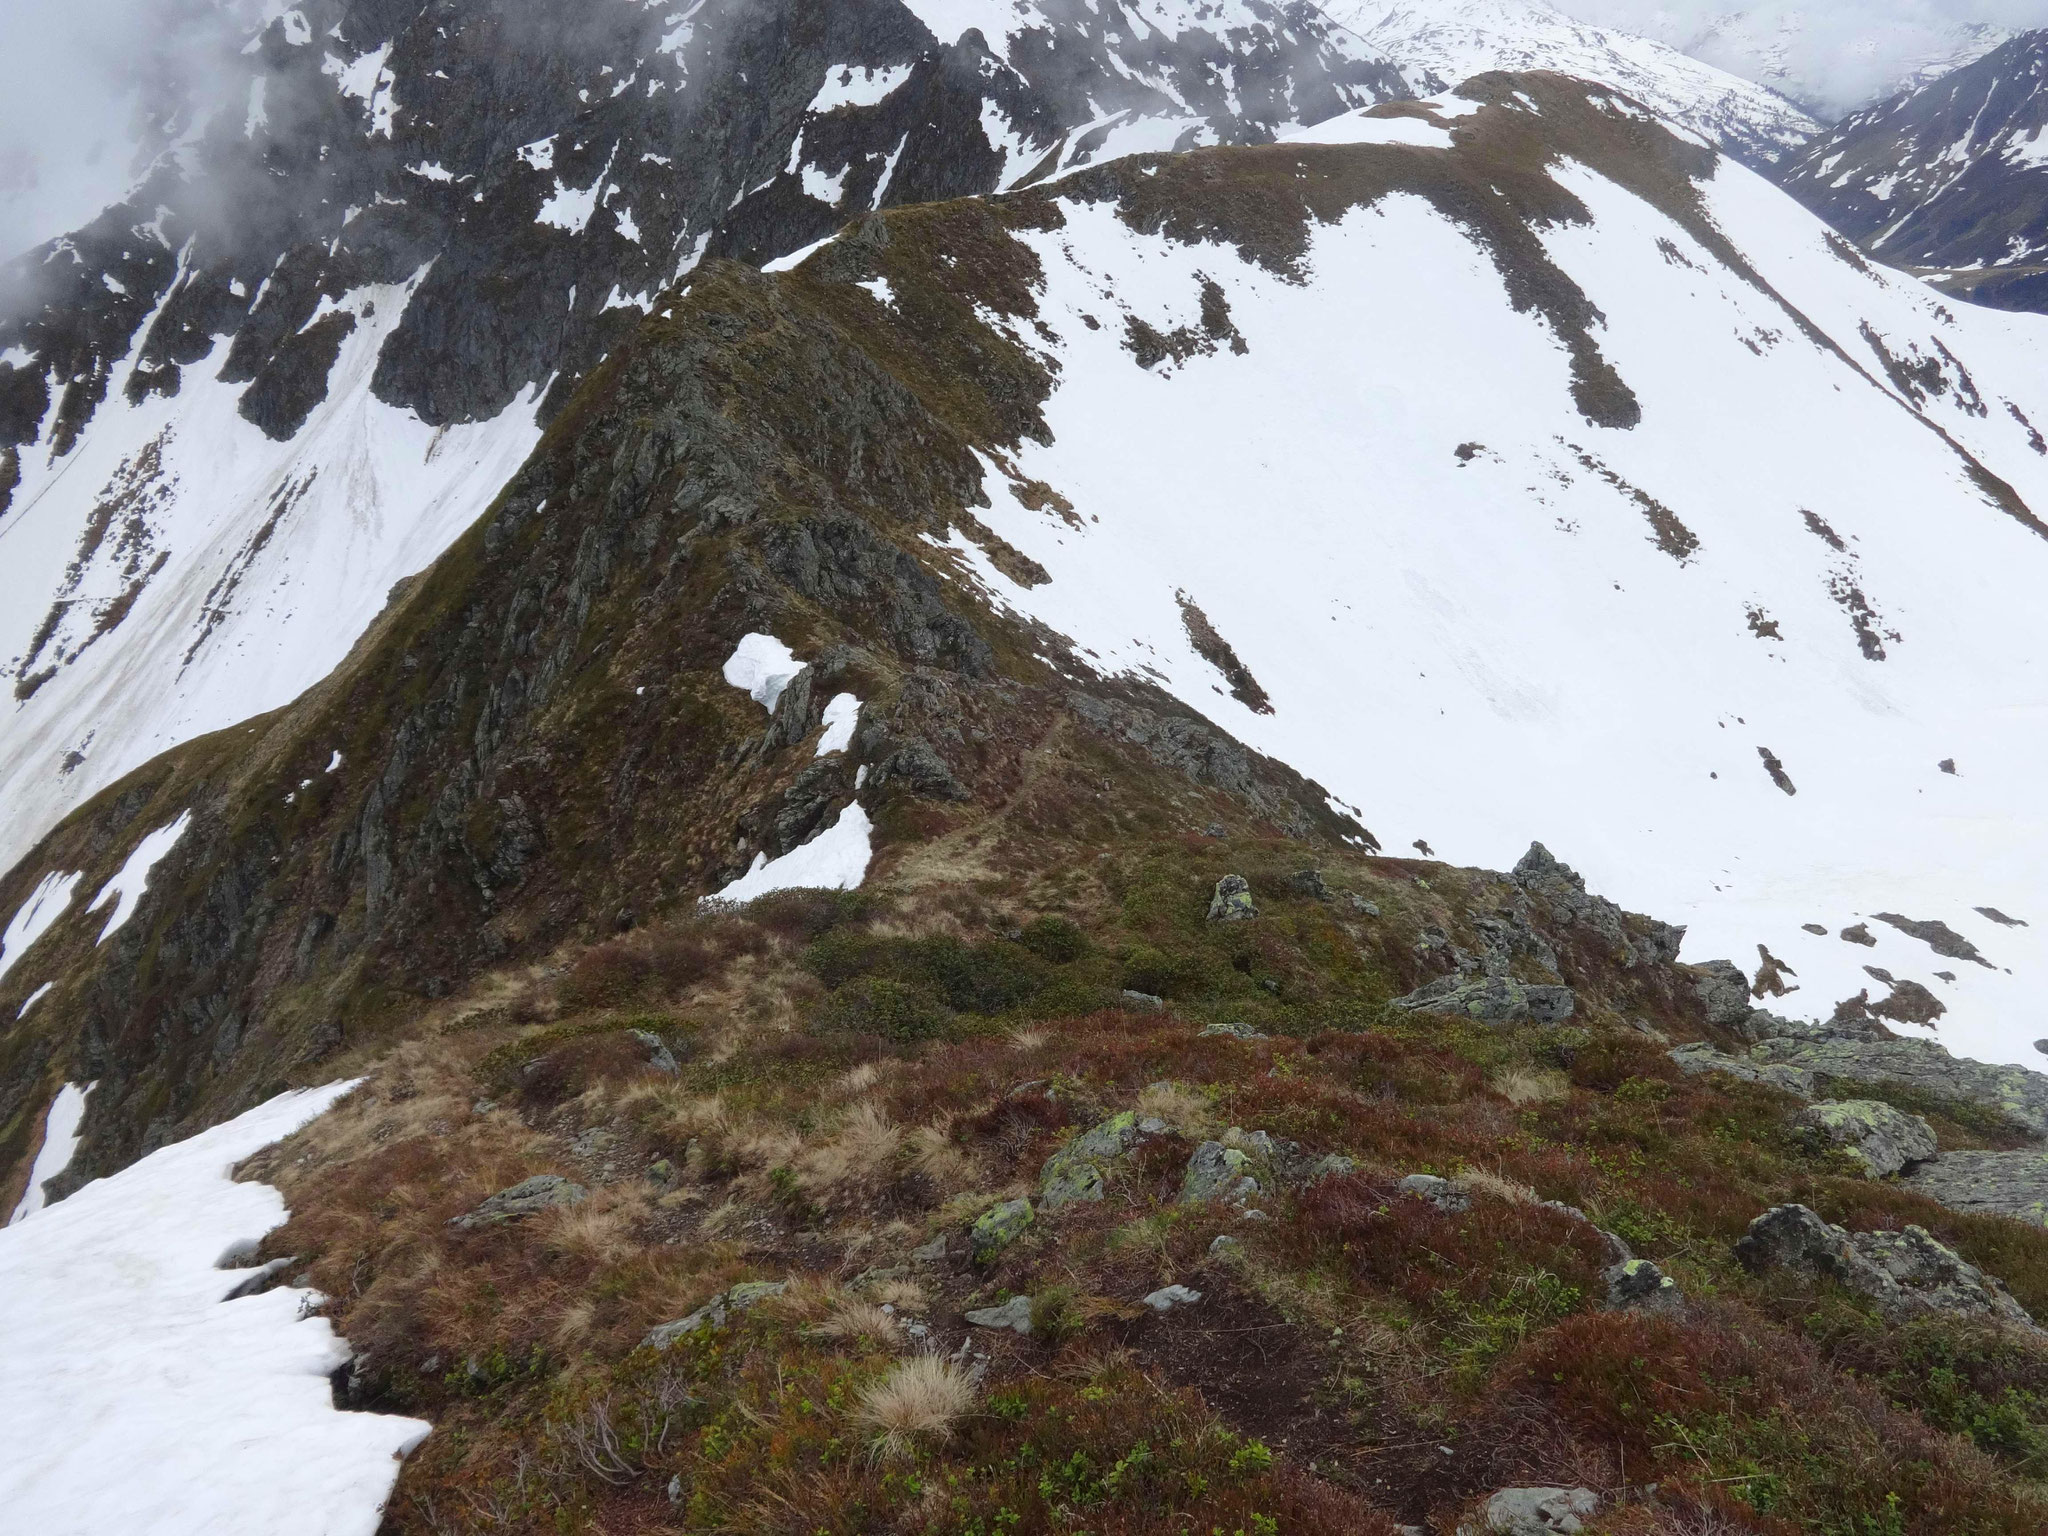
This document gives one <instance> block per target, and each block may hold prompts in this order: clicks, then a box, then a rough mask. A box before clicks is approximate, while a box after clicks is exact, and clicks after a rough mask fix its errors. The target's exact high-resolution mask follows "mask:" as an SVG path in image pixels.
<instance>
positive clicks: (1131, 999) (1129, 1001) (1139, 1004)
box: [1123, 987, 1166, 1013]
mask: <svg viewBox="0 0 2048 1536" xmlns="http://www.w3.org/2000/svg"><path fill="white" fill-rule="evenodd" d="M1123 998H1124V1007H1126V1008H1130V1009H1135V1010H1136V1011H1137V1012H1139V1013H1159V1012H1162V1011H1164V1009H1165V1007H1166V999H1165V998H1163V997H1161V996H1159V995H1158V994H1157V993H1154V992H1133V991H1132V990H1131V989H1130V988H1129V987H1126V988H1124V992H1123Z"/></svg>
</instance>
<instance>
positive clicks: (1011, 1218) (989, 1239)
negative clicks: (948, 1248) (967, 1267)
mask: <svg viewBox="0 0 2048 1536" xmlns="http://www.w3.org/2000/svg"><path fill="white" fill-rule="evenodd" d="M1034 1219H1035V1213H1034V1212H1033V1211H1032V1209H1031V1202H1030V1201H1029V1200H1005V1201H1004V1202H1003V1203H1002V1204H1001V1205H998V1206H994V1207H991V1208H990V1209H988V1210H986V1211H983V1212H982V1213H981V1215H980V1216H978V1217H977V1218H976V1219H975V1222H974V1225H973V1226H972V1227H971V1228H969V1229H968V1233H967V1241H968V1244H969V1246H970V1247H972V1249H973V1250H974V1262H975V1263H977V1264H986V1263H988V1262H989V1261H990V1260H991V1259H993V1258H994V1257H995V1256H996V1255H997V1254H999V1253H1001V1252H1002V1251H1003V1250H1004V1249H1005V1248H1007V1247H1009V1246H1010V1244H1012V1243H1014V1242H1015V1241H1016V1240H1017V1239H1018V1238H1020V1237H1022V1236H1023V1235H1024V1230H1025V1228H1027V1227H1029V1226H1030V1225H1031V1223H1032V1221H1033V1220H1034Z"/></svg>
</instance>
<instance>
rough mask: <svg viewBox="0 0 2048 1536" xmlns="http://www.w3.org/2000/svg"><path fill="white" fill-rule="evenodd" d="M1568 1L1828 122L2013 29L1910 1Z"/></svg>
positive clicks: (1575, 10)
mask: <svg viewBox="0 0 2048 1536" xmlns="http://www.w3.org/2000/svg"><path fill="white" fill-rule="evenodd" d="M1564 8H1565V9H1566V10H1567V11H1569V12H1570V13H1571V14H1572V15H1574V16H1578V17H1581V18H1583V19H1585V20H1588V21H1593V22H1599V23H1604V24H1609V25H1614V26H1618V27H1622V28H1625V29H1626V30H1628V31H1632V32H1637V33H1640V34H1641V35H1642V36H1644V37H1647V38H1650V39H1652V40H1654V41H1656V42H1660V43H1665V44H1668V45H1669V46H1671V47H1673V48H1676V49H1677V50H1678V51H1679V52H1681V53H1684V54H1689V55H1691V56H1692V57H1693V58H1696V59H1698V60H1700V61H1701V62H1702V63H1705V64H1711V65H1713V66H1714V67H1715V68H1716V69H1724V70H1726V71H1728V73H1730V74H1731V75H1740V76H1741V77H1742V78H1743V79H1745V80H1753V81H1755V82H1756V83H1757V84H1759V85H1762V86H1766V87H1768V88H1769V89H1771V90H1773V91H1776V92H1778V93H1779V94H1780V95H1783V96H1785V97H1787V98H1788V99H1790V100H1792V101H1795V102H1797V103H1798V104H1799V105H1800V106H1801V107H1803V108H1804V109H1806V110H1807V111H1808V112H1811V113H1812V114H1813V115H1814V116H1816V117H1818V118H1819V119H1821V120H1822V121H1823V122H1834V121H1835V120H1837V119H1838V118H1842V117H1845V116H1847V115H1848V114H1849V113H1851V112H1855V111H1857V110H1859V109H1860V108H1863V107H1866V106H1869V105H1870V104H1871V103H1872V102H1874V101H1877V100H1881V99H1883V98H1885V97H1888V96H1892V95H1895V94H1896V93H1898V92H1900V91H1903V90H1910V89H1912V88H1913V87H1915V86H1918V85H1923V84H1925V83H1927V82H1928V81H1930V80H1934V79H1938V78H1939V77H1940V76H1942V75H1945V74H1948V73H1949V72H1951V71H1952V70H1957V69H1961V68H1962V67H1963V66H1964V65H1966V64H1971V63H1974V62H1975V61H1976V60H1978V59H1980V58H1982V57H1983V56H1984V55H1985V54H1987V53H1989V52H1990V51H1991V50H1992V49H1994V48H1996V47H1997V46H1998V45H1999V44H2000V43H2003V42H2005V41H2006V40H2007V39H2008V38H2010V37H2012V36H2013V33H2012V31H2011V30H2010V29H2008V28H2005V27H2000V26H1995V25H1992V24H1990V23H1988V22H1981V21H1964V22H1952V21H1947V20H1945V19H1941V18H1938V17H1932V16H1930V15H1929V14H1928V12H1927V10H1926V8H1925V7H1923V6H1918V5H1913V4H1910V3H1909V4H1904V5H1899V4H1892V5H1879V6H1875V7H1864V6H1859V7H1856V8H1854V9H1852V10H1844V11H1837V12H1833V13H1830V14H1827V15H1825V16H1822V17H1819V18H1816V17H1815V16H1814V15H1813V14H1812V13H1810V12H1809V11H1807V10H1806V9H1804V8H1801V7H1799V6H1797V5H1765V6H1753V7H1745V8H1743V9H1739V10H1727V11H1722V12H1718V13H1714V14H1709V15H1707V16H1704V17H1703V16H1701V15H1700V13H1699V12H1698V11H1696V10H1691V9H1666V8H1663V7H1658V8H1656V9H1652V10H1649V11H1647V12H1646V11H1645V10H1644V8H1643V7H1641V6H1639V5H1635V4H1631V3H1628V0H1619V3H1617V0H1567V4H1566V5H1565V7H1564Z"/></svg>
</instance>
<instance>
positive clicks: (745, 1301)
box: [640, 1280, 789, 1349]
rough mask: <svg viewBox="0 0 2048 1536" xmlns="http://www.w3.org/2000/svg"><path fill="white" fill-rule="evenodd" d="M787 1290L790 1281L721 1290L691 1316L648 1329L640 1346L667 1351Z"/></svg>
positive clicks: (751, 1283)
mask: <svg viewBox="0 0 2048 1536" xmlns="http://www.w3.org/2000/svg"><path fill="white" fill-rule="evenodd" d="M788 1289H789V1282H788V1281H787V1280H742V1281H741V1282H740V1283H739V1284H738V1285H734V1286H730V1287H728V1288H727V1289H725V1290H723V1291H720V1292H719V1293H718V1294H717V1295H716V1296H714V1297H712V1298H711V1299H710V1300H709V1301H707V1302H705V1303H704V1305H703V1306H701V1307H699V1308H698V1309H697V1310H696V1311H694V1312H692V1313H691V1314H690V1315H689V1316H688V1317H681V1318H677V1319H676V1320H675V1321H674V1322H672V1323H662V1324H659V1325H658V1326H656V1327H653V1328H650V1329H648V1330H647V1336H646V1337H645V1338H643V1339H642V1340H641V1341H640V1343H641V1345H642V1347H644V1348H648V1349H667V1348H668V1347H669V1346H670V1345H672V1344H674V1343H675V1342H676V1341H677V1340H678V1339H685V1338H688V1337H689V1336H690V1335H691V1334H693V1333H695V1332H697V1331H698V1330H699V1329H700V1328H709V1329H718V1328H723V1327H725V1326H726V1325H727V1324H728V1323H730V1322H731V1321H732V1315H733V1314H734V1313H735V1312H744V1311H746V1310H747V1308H749V1307H751V1306H755V1305H757V1304H758V1303H760V1302H763V1301H766V1300H767V1299H768V1298H769V1297H771V1296H780V1295H781V1294H782V1293H783V1292H784V1291H786V1290H788Z"/></svg>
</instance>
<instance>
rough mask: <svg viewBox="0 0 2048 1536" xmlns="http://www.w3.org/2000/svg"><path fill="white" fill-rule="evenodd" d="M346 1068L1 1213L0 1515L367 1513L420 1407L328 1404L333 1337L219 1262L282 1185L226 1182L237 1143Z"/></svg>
mask: <svg viewBox="0 0 2048 1536" xmlns="http://www.w3.org/2000/svg"><path fill="white" fill-rule="evenodd" d="M350 1086H351V1085H350V1084H348V1083H335V1084H332V1085H330V1086H328V1087H325V1088H319V1089H312V1090H308V1091H304V1092H298V1093H287V1094H284V1095H281V1096H280V1097H278V1098H275V1099H272V1100H271V1101H270V1102H269V1103H267V1104H264V1105H261V1106H260V1107H258V1108H256V1109H252V1110H250V1111H249V1112H248V1113H247V1114H245V1115H242V1116H240V1117H239V1118H237V1119H234V1120H231V1121H229V1122H227V1123H226V1124H224V1125H218V1126H215V1127H214V1128H213V1129H212V1130H209V1131H205V1132H202V1133H201V1134H199V1135H197V1136H194V1137H192V1138H191V1139H190V1140H188V1141H182V1142H178V1143H176V1144H175V1145H172V1146H168V1147H165V1148H164V1149H163V1150H161V1151H159V1152H155V1153H152V1154H151V1155H150V1156H148V1157H146V1158H144V1159H143V1160H142V1161H141V1162H139V1163H136V1164H135V1165H134V1166H133V1167H130V1168H127V1169H125V1170H123V1171H122V1172H120V1173H118V1174H116V1175H114V1176H113V1177H112V1178H108V1179H102V1180H99V1181H98V1182H96V1183H92V1184H88V1185H86V1186H85V1187H84V1188H83V1189H81V1190H79V1191H78V1192H77V1193H76V1194H74V1195H72V1196H71V1197H70V1198H69V1199H67V1200H64V1201H61V1202H60V1203H58V1204H56V1205H53V1206H49V1207H48V1208H45V1209H37V1210H33V1211H31V1212H29V1213H27V1214H26V1215H25V1217H24V1218H23V1219H20V1220H17V1221H16V1222H15V1223H14V1224H13V1225H12V1226H9V1227H6V1228H0V1298H4V1301H5V1304H4V1305H0V1435H4V1437H5V1441H6V1445H7V1455H6V1456H5V1457H0V1509H4V1510H5V1512H6V1513H5V1516H4V1521H0V1523H4V1524H5V1525H6V1527H7V1529H9V1530H10V1531H21V1532H24V1533H26V1532H34V1533H36V1536H103V1533H105V1532H109V1531H136V1532H142V1531H147V1532H149V1533H151V1536H267V1533H275V1532H282V1531H293V1532H303V1533H306V1536H370V1533H371V1532H373V1531H375V1530H376V1529H377V1524H378V1519H379V1515H380V1511H381V1510H382V1507H383V1503H384V1500H385V1498H386V1497H387V1496H388V1495H389V1493H390V1491H391V1483H392V1479H393V1478H394V1477H396V1476H397V1472H398V1458H400V1457H401V1456H403V1455H404V1454H405V1453H406V1452H407V1451H409V1450H410V1449H411V1448H412V1447H413V1446H415V1445H417V1444H418V1443H419V1441H420V1440H421V1439H422V1438H423V1437H424V1436H425V1434H426V1433H427V1429H428V1426H427V1425H425V1424H423V1423H420V1422H419V1421H417V1420H414V1419H405V1418H397V1417H393V1416H389V1415H384V1414H370V1413H339V1412H337V1411H336V1410H335V1408H334V1403H333V1393H332V1389H331V1388H330V1386H329V1383H328V1379H327V1378H328V1375H329V1373H331V1372H332V1371H333V1370H334V1369H335V1368H336V1367H338V1366H340V1365H342V1364H344V1363H345V1362H346V1361H347V1360H348V1358H349V1351H348V1347H347V1346H346V1345H345V1344H344V1343H343V1342H342V1341H341V1340H340V1339H338V1338H336V1337H335V1334H334V1331H333V1329H332V1328H330V1327H329V1326H328V1324H327V1322H326V1320H325V1319H322V1318H315V1317H309V1316H307V1315H306V1314H307V1311H308V1307H309V1304H310V1303H311V1302H312V1301H314V1300H315V1299H316V1298H314V1296H313V1294H312V1293H311V1292H309V1291H303V1290H294V1289H291V1288H290V1287H283V1286H280V1287H278V1288H275V1289H271V1290H266V1291H260V1292H258V1293H257V1294H254V1295H244V1296H239V1297H235V1298H234V1299H232V1300H230V1299H227V1298H228V1294H229V1292H231V1291H233V1290H235V1289H236V1288H237V1287H238V1286H240V1285H241V1284H242V1283H244V1282H246V1281H248V1280H249V1279H250V1278H251V1276H252V1275H253V1274H255V1271H253V1270H250V1269H237V1268H233V1267H224V1266H225V1265H228V1264H232V1263H239V1262H241V1256H242V1255H243V1254H245V1253H249V1252H253V1251H254V1248H255V1245H256V1243H257V1241H258V1240H259V1239H260V1238H261V1237H262V1236H263V1235H264V1234H265V1233H266V1232H268V1231H269V1230H270V1229H271V1228H273V1227H275V1226H277V1225H278V1224H279V1223H280V1222H282V1221H283V1220H284V1218H285V1208H284V1201H283V1200H282V1199H281V1198H280V1197H279V1195H278V1193H277V1191H276V1190H274V1189H272V1188H270V1187H269V1186H268V1185H265V1184H256V1183H237V1182H235V1181H234V1180H233V1179H231V1178H230V1177H229V1173H230V1171H231V1170H232V1169H233V1167H234V1165H235V1164H236V1163H238V1162H240V1161H241V1160H242V1159H243V1158H245V1157H248V1156H249V1155H250V1154H251V1153H254V1152H257V1151H260V1150H261V1149H262V1148H264V1147H267V1146H269V1145H270V1144H271V1143H272V1142H275V1141H277V1140H279V1139H280V1138H282V1137H285V1136H288V1135H290V1134H291V1133H292V1132H293V1131H296V1130H298V1129H299V1128H300V1127H301V1126H303V1125H305V1124H306V1123H307V1122H308V1121H310V1120H312V1119H313V1118H314V1117H315V1116H317V1115H319V1114H320V1113H321V1112H323V1111H324V1110H325V1109H327V1108H328V1106H329V1105H331V1104H332V1103H333V1102H334V1101H335V1100H336V1099H338V1098H339V1097H341V1095H342V1094H344V1093H346V1092H347V1091H348V1089H349V1087H350ZM65 1093H66V1095H75V1094H76V1090H74V1089H66V1090H65ZM58 1102H59V1105H60V1107H61V1106H63V1105H64V1104H65V1103H66V1102H67V1100H66V1099H65V1098H60V1099H59V1101H58ZM60 1129H61V1128H60ZM41 1171H42V1170H41V1168H40V1167H39V1168H38V1172H41ZM53 1171H54V1170H53Z"/></svg>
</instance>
